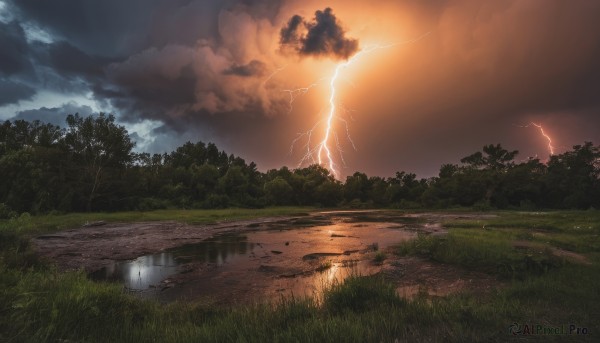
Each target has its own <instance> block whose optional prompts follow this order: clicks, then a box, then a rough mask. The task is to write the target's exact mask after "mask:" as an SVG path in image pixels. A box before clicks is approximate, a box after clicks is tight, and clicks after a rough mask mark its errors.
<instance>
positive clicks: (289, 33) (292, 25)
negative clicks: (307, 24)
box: [279, 14, 304, 47]
mask: <svg viewBox="0 0 600 343" xmlns="http://www.w3.org/2000/svg"><path fill="white" fill-rule="evenodd" d="M302 23H304V18H302V17H301V16H299V15H297V14H295V15H294V16H292V17H291V18H290V20H289V21H288V23H287V25H286V26H284V27H283V28H282V29H281V31H280V33H279V43H280V44H284V45H293V46H294V47H298V45H299V43H300V38H301V36H300V34H299V33H298V31H299V29H301V27H300V25H301V24H302Z"/></svg>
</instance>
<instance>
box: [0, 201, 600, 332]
mask: <svg viewBox="0 0 600 343" xmlns="http://www.w3.org/2000/svg"><path fill="white" fill-rule="evenodd" d="M235 211H238V210H233V211H232V212H227V211H223V212H219V211H217V214H216V216H215V213H214V212H213V211H205V212H204V211H192V212H195V213H188V214H186V213H179V214H177V215H178V216H177V217H168V214H169V213H170V212H169V211H160V212H159V213H155V214H150V213H148V214H139V215H141V216H142V217H143V218H144V219H134V218H140V217H135V214H133V213H131V214H114V217H112V218H115V219H114V220H119V221H125V220H127V219H116V218H131V219H130V220H165V219H178V220H184V221H189V222H195V221H201V220H206V221H211V220H221V219H224V218H227V219H233V218H235V216H236V215H232V214H231V213H235ZM267 211H273V212H278V211H281V212H279V213H281V214H285V212H286V211H289V212H288V213H293V212H294V211H296V212H297V211H301V210H300V209H283V210H279V209H271V210H267ZM203 212H204V213H203ZM273 212H272V213H273ZM173 213H177V212H173ZM255 213H256V212H255ZM263 213H265V212H261V213H256V214H257V215H258V214H260V216H263ZM179 215H181V216H179ZM237 215H238V216H242V218H248V217H247V216H248V215H250V214H248V213H246V212H243V210H242V212H241V213H238V214H237ZM264 215H267V214H264ZM244 216H246V217H244ZM50 217H52V216H50ZM63 218H66V221H65V222H64V223H61V222H60V220H59V219H58V218H49V217H45V218H44V217H32V218H26V217H24V218H21V219H19V220H17V221H13V222H12V223H10V224H9V225H7V226H4V227H1V228H0V230H1V231H0V232H3V234H5V233H6V232H7V231H10V232H12V234H11V235H7V236H4V237H2V238H6V237H12V238H11V239H9V240H0V247H1V249H2V251H1V252H2V254H1V255H0V256H1V258H2V259H1V260H0V342H58V341H69V342H84V341H85V342H264V341H269V342H271V341H272V342H340V341H341V342H394V341H395V340H396V339H397V340H398V341H410V342H465V341H473V342H476V341H486V342H489V341H492V342H505V341H512V339H513V337H512V336H510V335H509V333H508V327H509V326H510V325H511V324H512V323H514V322H517V323H521V324H523V323H533V324H544V325H554V326H559V325H569V324H571V323H572V324H576V325H579V326H586V327H588V328H589V330H590V334H589V335H588V336H539V337H529V338H531V339H536V338H537V340H538V341H544V342H547V341H555V342H562V341H565V340H567V341H569V340H570V341H590V342H591V341H597V340H598V337H599V335H600V331H599V330H600V310H599V309H600V306H599V305H600V292H598V285H600V249H598V246H597V241H594V237H597V235H598V234H599V233H600V232H599V231H600V227H599V226H598V223H599V222H598V219H600V214H599V213H596V212H589V211H586V212H551V213H546V214H542V215H534V214H528V213H514V212H502V213H499V217H498V218H493V219H489V220H485V221H461V222H458V223H457V222H451V223H445V224H446V226H447V227H451V229H450V233H449V235H448V236H446V237H425V236H422V237H420V238H419V239H417V240H416V241H414V242H412V243H407V244H405V245H402V246H401V247H399V248H398V252H399V253H401V254H415V255H419V256H422V257H425V258H429V259H432V260H435V261H438V262H440V263H447V264H453V265H459V266H463V267H465V268H474V269H480V270H483V271H486V272H489V273H492V274H495V275H499V276H501V277H503V279H504V281H503V283H502V287H499V288H498V289H496V290H494V291H492V292H491V293H489V294H484V295H476V294H469V293H462V294H456V295H452V296H448V297H444V298H428V297H425V296H424V295H421V296H418V297H417V298H415V299H413V300H407V299H402V298H400V297H398V295H397V294H396V292H395V286H393V285H391V284H390V283H388V282H387V281H386V280H385V279H383V278H382V277H381V276H373V277H360V276H353V277H350V278H349V279H346V281H345V282H344V283H334V284H332V285H329V287H328V288H326V290H325V292H324V294H323V296H322V301H319V302H317V301H316V300H315V299H310V298H308V299H307V298H286V299H279V300H275V301H273V302H272V303H262V304H255V305H244V306H238V307H234V308H216V307H209V306H208V305H202V304H197V303H189V302H185V303H183V302H182V303H172V304H168V305H164V304H159V303H156V302H153V301H149V300H142V299H140V298H137V297H134V296H131V295H128V294H126V293H124V292H123V289H122V287H121V286H119V285H116V284H109V283H96V282H92V281H90V280H88V279H87V278H86V276H85V274H83V273H79V272H68V273H61V272H57V271H56V270H55V269H53V268H52V267H49V266H46V265H43V264H40V263H39V262H37V260H36V258H35V256H33V255H32V254H31V253H30V251H29V250H28V245H27V236H28V235H30V234H32V233H38V232H45V231H47V230H59V229H62V228H67V227H69V225H74V226H77V225H79V224H77V223H81V221H82V220H83V221H92V220H110V219H107V218H106V217H102V216H101V215H99V217H94V215H70V216H64V217H63ZM75 218H77V219H75ZM92 218H94V219H92ZM95 218H98V219H95ZM148 218H157V219H148ZM159 218H160V219H159ZM182 218H184V219H182ZM211 218H212V219H211ZM215 218H217V219H215ZM537 218H543V219H541V220H539V221H538V220H537ZM34 223H36V224H34ZM36 225H41V226H42V227H37V226H36ZM483 225H485V227H486V229H482V227H483ZM540 227H541V228H540ZM538 232H543V233H544V236H539V235H536V234H535V233H538ZM595 235H596V236H595ZM548 237H550V238H548ZM514 240H531V241H533V242H537V243H539V244H545V245H548V246H551V247H567V246H572V247H574V248H575V249H577V250H576V251H579V252H582V253H584V255H585V256H586V257H587V258H588V259H589V260H590V261H591V264H590V265H583V264H576V263H572V262H569V261H562V260H561V263H560V264H557V265H555V266H552V267H551V268H548V269H541V270H540V269H535V267H532V268H534V269H532V270H531V271H528V270H527V269H522V270H521V269H519V268H515V270H516V272H514V273H512V272H510V273H506V272H504V271H503V270H502V269H501V268H500V269H499V268H498V266H499V265H501V264H502V263H509V264H514V265H516V266H519V265H520V263H521V262H522V261H526V257H527V256H528V254H534V255H535V256H534V257H536V258H537V255H540V256H545V255H544V251H542V254H539V252H537V251H521V250H518V249H514V248H513V246H512V242H513V241H514ZM547 242H548V243H547ZM540 261H541V260H540Z"/></svg>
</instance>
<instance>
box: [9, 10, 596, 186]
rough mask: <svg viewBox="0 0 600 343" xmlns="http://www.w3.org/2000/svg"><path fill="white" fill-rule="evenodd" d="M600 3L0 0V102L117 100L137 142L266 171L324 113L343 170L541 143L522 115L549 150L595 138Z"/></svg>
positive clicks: (302, 141) (40, 110)
mask: <svg viewBox="0 0 600 343" xmlns="http://www.w3.org/2000/svg"><path fill="white" fill-rule="evenodd" d="M598 18H600V2H598V1H584V0H581V1H579V0H578V1H562V0H504V1H503V0H498V1H480V0H379V1H352V0H338V1H314V0H282V1H275V0H265V1H252V0H128V1H120V0H103V1H95V0H79V1H70V0H53V1H37V0H0V47H1V49H0V120H17V119H26V120H35V119H39V120H42V121H45V122H50V123H54V124H56V125H63V126H64V125H65V122H64V119H65V117H66V116H67V115H68V114H73V113H79V114H80V115H86V116H87V115H92V114H96V113H99V112H105V113H113V114H114V115H115V116H116V118H117V120H118V122H119V124H120V125H123V126H125V127H126V128H127V129H128V131H129V132H130V134H131V137H132V138H133V139H134V140H135V141H136V143H137V144H136V150H137V151H145V152H150V153H162V152H170V151H172V150H173V149H175V148H176V147H177V146H180V145H181V144H183V143H184V142H186V141H192V142H196V141H199V140H200V141H204V142H214V143H216V144H217V146H218V147H219V148H220V149H223V150H225V151H227V152H228V153H233V154H235V155H237V156H241V157H242V158H244V159H246V161H248V162H249V161H254V162H256V163H257V164H258V168H259V170H262V171H266V170H268V169H271V168H280V167H282V166H284V165H285V166H288V167H290V168H296V167H298V166H306V165H308V164H310V163H312V162H314V161H316V162H318V157H319V156H318V153H319V143H320V142H322V141H323V139H324V138H325V137H326V134H327V127H328V126H329V127H330V131H329V133H330V135H329V136H327V137H328V140H327V141H326V147H327V148H329V150H330V154H331V158H332V160H333V163H334V164H333V166H334V167H333V168H335V172H336V176H337V177H338V178H340V179H343V178H344V177H345V176H346V175H351V174H353V173H354V172H355V171H361V172H366V173H367V174H368V175H378V176H392V175H394V174H395V173H396V172H397V171H406V172H413V173H416V174H417V176H419V177H431V176H435V175H437V173H438V171H439V167H440V166H441V165H442V164H444V163H458V162H459V160H460V159H461V158H462V157H465V156H467V155H470V154H472V153H474V152H476V151H478V150H480V149H481V148H482V147H483V145H486V144H497V143H500V144H502V146H503V147H505V148H507V149H510V150H519V152H520V153H519V155H518V157H517V159H523V160H525V159H527V158H528V157H535V156H537V157H539V158H540V159H541V160H542V161H543V160H545V159H546V158H547V156H548V141H547V140H546V138H545V137H543V136H542V135H541V132H540V131H539V129H537V128H535V127H534V126H531V125H529V126H528V124H529V123H531V122H535V123H538V124H541V125H542V127H543V129H544V132H546V133H547V134H548V136H550V137H551V139H552V145H553V147H554V148H555V150H556V153H561V152H564V151H567V150H569V149H570V148H571V147H572V146H573V145H576V144H583V143H584V142H586V141H591V142H593V143H595V144H600V96H599V94H600V63H599V62H598V61H600V20H598ZM341 65H344V66H341ZM336 71H337V75H336ZM332 81H333V82H332ZM332 91H334V92H335V93H334V96H333V97H332ZM332 106H335V111H333V116H332V117H331V121H329V124H330V125H328V118H329V115H330V114H331V113H332ZM311 130H312V131H311ZM311 149H312V150H311ZM309 151H311V152H312V154H311V155H310V156H307V152H309ZM305 157H308V158H305ZM321 158H322V162H323V163H324V166H326V167H328V168H329V164H328V158H327V155H326V151H324V150H323V151H321Z"/></svg>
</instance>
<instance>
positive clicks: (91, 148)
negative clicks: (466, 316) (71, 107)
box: [0, 114, 600, 218]
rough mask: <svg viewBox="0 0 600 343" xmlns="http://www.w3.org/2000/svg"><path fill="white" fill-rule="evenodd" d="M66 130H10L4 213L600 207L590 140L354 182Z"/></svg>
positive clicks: (2, 132)
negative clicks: (537, 154) (546, 153)
mask: <svg viewBox="0 0 600 343" xmlns="http://www.w3.org/2000/svg"><path fill="white" fill-rule="evenodd" d="M66 121H67V126H66V128H60V127H58V126H55V125H52V124H46V123H42V122H39V121H33V122H28V121H24V120H16V121H13V122H11V121H5V122H4V123H2V125H1V126H0V176H1V177H0V217H5V218H6V217H10V216H14V215H16V214H18V213H22V212H29V213H36V214H37V213H52V212H61V213H62V212H73V211H123V210H153V209H161V208H172V207H176V208H225V207H232V206H235V207H247V208H257V207H263V206H270V205H310V206H325V207H332V206H342V207H349V208H369V207H393V208H420V207H426V208H448V207H456V206H462V207H474V208H476V209H487V208H499V209H504V208H511V209H515V208H519V209H527V210H531V209H540V208H548V209H552V208H557V209H558V208H560V209H565V208H567V209H570V208H573V209H588V208H599V207H600V147H598V146H594V145H593V144H592V143H590V142H586V143H584V144H583V145H576V146H574V147H573V149H572V150H570V151H567V152H565V153H562V154H559V155H553V156H551V157H550V158H549V160H548V161H547V162H546V163H542V162H541V161H540V160H539V159H528V160H526V161H521V162H518V161H516V160H515V158H516V156H517V155H518V152H517V151H508V150H506V149H504V148H503V147H502V146H501V145H500V144H496V145H494V144H491V145H486V146H484V147H483V149H482V151H478V152H475V153H474V154H472V155H470V156H466V157H465V158H463V159H461V160H460V163H457V164H444V165H442V166H441V168H440V171H439V175H438V176H437V177H433V178H428V179H418V178H417V176H416V175H415V174H413V173H407V172H404V171H400V172H397V173H396V174H395V176H393V177H388V178H384V177H378V176H371V177H369V176H367V175H366V174H364V173H361V172H356V173H354V174H353V175H351V176H348V177H347V178H346V180H345V181H344V182H340V181H338V180H336V179H335V178H334V177H333V176H332V175H331V174H330V173H329V171H328V170H327V169H325V168H323V167H321V166H319V165H311V166H309V167H306V168H297V169H293V170H292V169H289V168H287V167H282V168H280V169H273V170H269V171H267V172H265V173H263V172H260V171H258V170H257V166H256V164H255V163H254V162H251V163H247V162H246V161H245V160H244V159H242V158H240V157H237V156H234V155H231V154H229V155H228V154H227V153H225V152H224V151H220V150H219V149H218V148H217V146H216V145H215V144H213V143H208V144H205V143H203V142H196V143H191V142H187V143H185V144H183V145H182V146H180V147H178V148H177V149H175V150H174V151H172V152H171V153H164V154H153V155H151V154H148V153H135V152H134V150H133V148H134V146H135V143H134V142H133V141H132V139H131V137H130V136H129V134H128V132H127V130H126V129H125V128H124V127H122V126H120V125H118V124H116V123H115V117H114V116H112V115H105V114H99V115H97V116H89V117H81V116H79V115H77V114H75V115H69V116H67V119H66Z"/></svg>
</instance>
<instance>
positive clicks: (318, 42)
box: [280, 7, 358, 59]
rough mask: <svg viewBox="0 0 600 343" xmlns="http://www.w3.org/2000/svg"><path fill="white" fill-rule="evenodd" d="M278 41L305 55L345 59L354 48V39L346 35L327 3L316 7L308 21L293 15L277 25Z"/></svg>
mask: <svg viewBox="0 0 600 343" xmlns="http://www.w3.org/2000/svg"><path fill="white" fill-rule="evenodd" d="M280 43H281V44H282V46H284V47H286V46H287V47H292V48H293V49H295V50H296V51H297V52H298V53H300V54H301V55H305V56H328V57H332V58H335V59H348V58H349V57H351V56H352V55H353V54H354V53H356V52H357V51H358V40H356V39H352V38H347V37H346V32H345V31H344V29H343V28H342V26H341V24H340V22H339V21H338V19H337V18H336V16H335V15H334V14H333V10H332V9H331V8H329V7H327V8H326V9H325V10H323V11H320V10H319V11H316V12H315V17H314V18H313V20H312V21H306V20H304V18H302V17H301V16H299V15H294V16H293V17H292V18H290V20H289V21H288V23H287V25H286V26H285V27H283V28H282V29H281V31H280Z"/></svg>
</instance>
